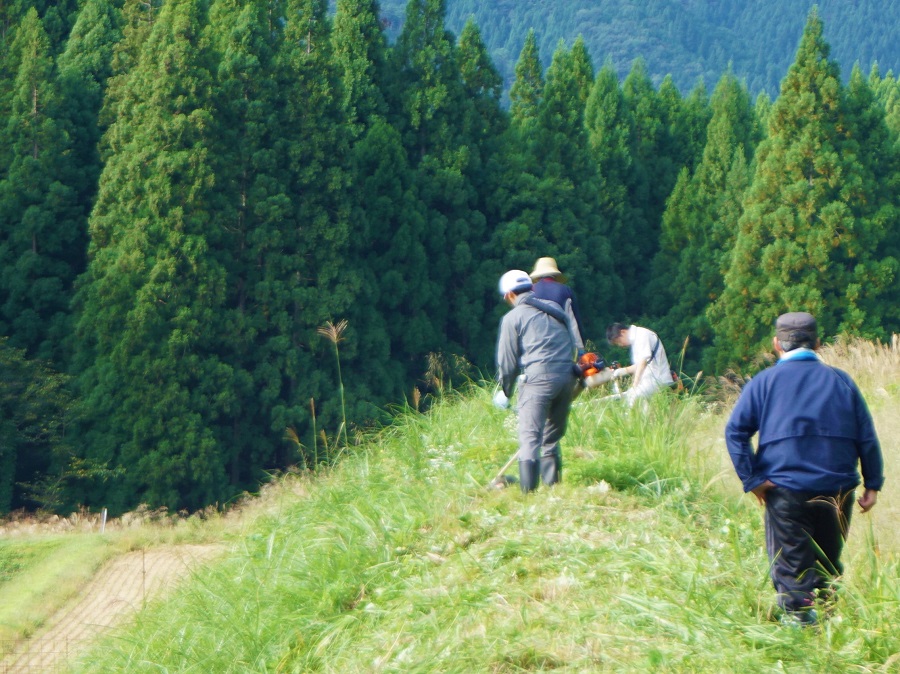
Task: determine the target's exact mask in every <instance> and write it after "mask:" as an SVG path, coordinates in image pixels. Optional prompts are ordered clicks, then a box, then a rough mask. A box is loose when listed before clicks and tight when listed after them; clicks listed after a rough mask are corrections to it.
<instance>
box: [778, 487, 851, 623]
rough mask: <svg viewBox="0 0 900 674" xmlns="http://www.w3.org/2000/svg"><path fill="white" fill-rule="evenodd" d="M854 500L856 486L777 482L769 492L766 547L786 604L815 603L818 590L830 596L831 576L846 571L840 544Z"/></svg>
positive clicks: (786, 606)
mask: <svg viewBox="0 0 900 674" xmlns="http://www.w3.org/2000/svg"><path fill="white" fill-rule="evenodd" d="M853 503H854V493H853V490H850V491H847V492H843V493H839V494H833V495H820V494H816V493H814V492H799V491H792V490H790V489H785V488H783V487H773V488H772V489H770V490H769V491H767V492H766V549H767V550H768V553H769V561H770V563H771V565H772V568H771V573H772V584H773V585H774V586H775V591H776V592H777V593H778V605H779V606H781V608H783V609H784V610H786V611H796V610H799V609H802V608H806V607H809V606H811V605H812V603H813V600H814V598H815V596H816V590H823V591H824V592H825V593H826V596H830V586H831V582H832V581H833V579H835V578H836V577H838V576H840V575H841V574H842V573H843V572H844V567H843V565H842V564H841V550H843V547H844V539H845V538H846V537H847V531H848V529H849V527H850V516H851V515H852V513H853Z"/></svg>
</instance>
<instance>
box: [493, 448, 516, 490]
mask: <svg viewBox="0 0 900 674" xmlns="http://www.w3.org/2000/svg"><path fill="white" fill-rule="evenodd" d="M518 457H519V450H518V449H517V450H516V451H515V452H513V455H512V456H511V457H509V461H507V462H506V463H505V464H504V465H503V468H501V469H500V472H499V473H497V476H496V477H495V478H494V479H493V480H491V483H490V485H489V486H491V487H493V488H494V489H503V488H504V487H506V485H508V484H509V483H510V482H515V481H516V478H514V477H510V476H508V475H504V474H503V473H505V472H506V469H507V468H509V467H510V466H511V465H512V464H513V461H515V460H516V459H517V458H518Z"/></svg>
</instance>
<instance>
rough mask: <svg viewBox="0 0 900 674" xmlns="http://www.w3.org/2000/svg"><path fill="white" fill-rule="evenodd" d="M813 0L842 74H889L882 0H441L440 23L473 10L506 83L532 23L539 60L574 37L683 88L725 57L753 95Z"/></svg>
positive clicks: (894, 7)
mask: <svg viewBox="0 0 900 674" xmlns="http://www.w3.org/2000/svg"><path fill="white" fill-rule="evenodd" d="M815 4H818V6H819V12H820V16H821V17H822V19H823V21H824V23H825V26H826V32H825V38H826V39H827V40H828V42H829V43H830V44H831V46H832V48H833V50H834V51H833V53H832V56H833V57H834V58H835V60H837V61H838V63H840V65H841V71H842V72H843V73H844V76H845V77H847V76H848V75H849V73H850V70H851V68H852V66H853V64H854V63H856V62H857V61H858V62H859V63H860V65H861V66H862V67H863V69H864V70H868V69H869V67H870V66H871V65H872V63H873V62H876V61H877V62H878V64H879V65H880V67H881V70H882V71H883V72H885V71H887V70H891V69H892V70H894V71H895V72H896V70H897V68H898V65H900V43H898V41H897V40H896V38H895V32H896V31H895V29H894V27H895V26H897V25H898V21H900V5H898V4H897V3H893V2H888V1H887V0H859V1H858V2H845V1H842V0H820V1H819V2H818V3H816V2H815V1H814V0H784V1H783V2H773V1H772V0H746V1H745V2H727V1H726V2H723V1H722V0H718V1H712V2H710V1H708V0H566V1H565V2H559V1H553V0H494V1H493V2H481V0H447V27H448V28H449V29H450V30H451V31H453V32H454V33H455V34H457V35H458V34H459V33H460V31H461V30H462V27H463V26H464V25H465V22H466V21H467V20H468V19H469V18H470V17H474V18H475V21H476V22H477V23H478V26H479V27H480V28H481V31H482V36H483V37H484V41H485V43H486V45H487V47H488V49H489V51H490V54H491V57H492V58H493V60H494V64H495V65H496V66H497V68H498V69H499V70H500V72H501V74H502V75H503V78H504V80H505V82H506V83H507V88H508V86H509V83H510V82H511V80H512V76H513V68H514V67H515V63H516V59H517V58H518V56H519V52H520V51H521V50H522V45H523V43H524V40H525V34H526V33H527V32H528V30H529V29H530V28H534V29H535V31H536V33H537V38H538V46H539V48H540V53H541V57H542V60H543V61H544V62H545V65H547V64H549V62H550V57H551V56H552V54H553V50H554V49H555V48H556V45H557V43H558V42H559V40H565V41H566V42H567V43H568V44H569V45H570V46H571V44H572V43H573V42H574V40H575V38H576V37H578V36H579V35H582V36H583V37H584V40H585V43H586V45H587V48H588V51H589V52H590V54H591V56H592V57H593V60H594V64H595V66H597V67H599V66H601V65H602V64H603V63H604V61H606V60H607V59H610V60H611V61H612V63H613V65H614V67H615V69H616V70H617V71H618V73H619V75H620V76H622V77H624V75H625V74H626V73H627V72H628V70H629V69H630V66H631V63H632V62H633V61H634V59H636V58H638V57H642V58H643V59H644V60H646V62H647V68H648V70H649V72H650V74H651V77H652V78H653V80H654V81H655V82H656V84H657V85H658V84H659V82H660V81H661V80H662V78H663V77H665V76H666V75H667V74H671V75H672V77H673V78H674V80H675V83H676V84H677V85H678V87H679V88H680V89H681V90H682V91H683V92H686V91H688V90H689V89H691V88H692V87H693V86H694V85H695V84H696V82H697V79H698V78H700V77H702V78H703V80H704V82H705V83H706V85H707V87H711V86H713V84H714V83H715V82H717V81H718V80H719V77H721V75H722V73H723V72H725V71H726V70H727V68H728V66H729V64H731V65H732V68H733V71H734V73H735V75H737V77H738V78H739V79H744V80H746V83H747V87H748V88H749V90H750V91H751V92H752V93H753V94H757V93H760V92H761V91H766V92H768V94H769V95H770V96H773V97H774V96H776V95H777V93H778V85H779V82H780V81H781V79H782V78H783V77H784V76H785V74H786V73H787V69H788V66H789V65H790V64H791V61H792V59H793V56H794V51H795V50H796V48H797V43H798V41H799V39H800V34H801V33H802V32H803V24H804V22H805V21H806V16H807V14H808V13H809V10H810V8H811V7H813V5H815ZM405 6H406V2H405V1H404V0H384V2H382V9H383V14H384V17H385V23H386V24H387V28H388V31H389V33H393V32H395V31H399V30H400V28H401V24H402V21H403V17H404V12H405Z"/></svg>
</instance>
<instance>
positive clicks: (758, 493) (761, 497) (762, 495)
mask: <svg viewBox="0 0 900 674" xmlns="http://www.w3.org/2000/svg"><path fill="white" fill-rule="evenodd" d="M774 486H775V483H774V482H772V481H771V480H766V481H765V482H763V483H762V484H761V485H759V486H757V487H754V488H753V489H751V490H750V491H751V492H753V495H754V496H755V497H756V500H758V501H759V503H760V505H765V503H766V492H767V491H769V490H770V489H771V488H772V487H774Z"/></svg>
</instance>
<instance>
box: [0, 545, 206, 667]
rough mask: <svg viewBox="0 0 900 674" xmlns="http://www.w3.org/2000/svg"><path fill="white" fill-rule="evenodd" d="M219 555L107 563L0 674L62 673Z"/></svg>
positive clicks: (171, 551) (170, 551) (162, 555)
mask: <svg viewBox="0 0 900 674" xmlns="http://www.w3.org/2000/svg"><path fill="white" fill-rule="evenodd" d="M220 550H221V547H220V546H215V545H178V546H169V547H161V548H153V549H150V550H141V551H137V552H129V553H128V554H125V555H122V556H120V557H117V558H115V559H113V560H111V561H110V562H109V563H108V564H106V565H105V566H104V567H103V568H102V569H100V571H99V572H98V573H97V574H96V575H95V576H94V578H93V580H91V582H90V583H88V585H87V586H86V587H85V588H84V590H82V592H81V593H80V594H79V595H78V598H77V599H75V600H74V601H73V602H71V603H70V604H69V605H68V606H67V607H66V608H64V609H63V610H61V611H60V612H59V613H57V614H56V615H55V616H54V617H53V618H52V619H51V620H50V621H49V622H48V624H47V627H46V629H44V630H41V631H40V632H39V633H38V634H36V635H35V636H34V637H32V638H30V639H26V640H24V641H23V642H21V644H19V646H18V648H17V649H16V650H14V651H13V652H12V653H11V654H10V655H8V656H7V657H6V658H4V659H3V660H2V662H0V674H7V673H9V674H12V673H13V672H15V673H16V674H38V673H41V674H44V673H47V672H56V671H60V670H61V669H62V667H63V665H64V664H65V662H66V661H67V660H68V659H69V658H71V657H73V656H74V655H77V654H78V653H79V652H81V651H82V650H83V649H84V648H85V647H86V646H87V645H88V644H90V642H91V641H92V640H93V639H95V638H97V637H101V636H102V635H103V633H104V632H105V631H107V630H109V629H110V628H111V627H115V626H117V625H119V624H121V623H122V622H123V621H125V620H126V619H127V618H129V617H130V616H131V615H133V614H134V613H135V612H137V611H139V610H140V609H141V608H143V606H144V605H145V604H146V602H147V601H149V600H151V599H155V598H157V597H159V596H160V595H161V594H162V593H164V592H165V591H166V590H168V589H171V588H172V587H174V585H175V584H176V583H177V582H178V581H179V580H180V579H182V578H184V577H185V576H186V575H187V574H188V573H189V572H190V570H191V569H192V568H194V567H195V566H197V565H198V564H200V563H202V562H204V561H206V560H209V559H210V558H212V557H213V556H214V555H215V554H216V553H217V552H219V551H220Z"/></svg>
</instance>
